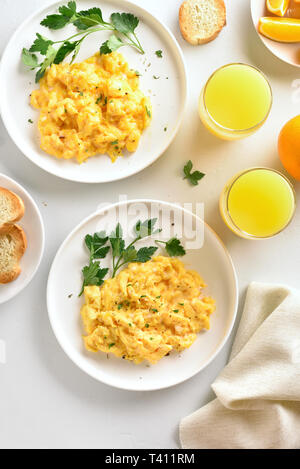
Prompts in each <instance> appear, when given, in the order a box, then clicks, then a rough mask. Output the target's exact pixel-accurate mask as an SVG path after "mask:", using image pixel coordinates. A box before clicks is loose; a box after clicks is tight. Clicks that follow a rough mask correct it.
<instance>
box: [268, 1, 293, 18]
mask: <svg viewBox="0 0 300 469" xmlns="http://www.w3.org/2000/svg"><path fill="white" fill-rule="evenodd" d="M289 4H290V0H267V9H268V10H269V12H270V13H273V15H277V16H284V15H285V14H286V12H287V9H288V7H289Z"/></svg>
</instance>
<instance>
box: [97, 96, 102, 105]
mask: <svg viewBox="0 0 300 469" xmlns="http://www.w3.org/2000/svg"><path fill="white" fill-rule="evenodd" d="M101 101H102V94H100V96H99V98H97V100H96V104H99V103H101Z"/></svg>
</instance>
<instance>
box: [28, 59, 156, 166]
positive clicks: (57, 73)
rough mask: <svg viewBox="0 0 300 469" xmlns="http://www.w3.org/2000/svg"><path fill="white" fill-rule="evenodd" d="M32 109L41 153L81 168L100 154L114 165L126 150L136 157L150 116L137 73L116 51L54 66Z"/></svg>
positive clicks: (149, 109)
mask: <svg viewBox="0 0 300 469" xmlns="http://www.w3.org/2000/svg"><path fill="white" fill-rule="evenodd" d="M31 104H32V106H33V107H35V108H36V109H39V110H40V111H41V113H40V118H39V124H38V127H39V131H40V134H41V148H42V150H44V151H45V152H46V153H49V154H50V155H53V156H56V157H57V158H64V159H70V158H76V159H77V161H78V162H79V163H82V162H83V161H85V160H87V159H88V158H89V157H90V156H94V155H96V154H99V153H100V154H105V153H107V154H108V155H109V156H110V158H111V159H112V161H115V160H116V159H117V158H118V156H122V150H124V149H127V150H128V151H129V152H134V151H135V150H136V149H137V147H138V144H139V140H140V137H141V134H142V132H143V130H144V129H145V128H146V127H147V126H148V125H149V124H150V121H151V116H152V108H151V103H150V101H149V99H148V98H147V97H145V96H144V94H143V93H142V92H141V91H140V89H139V77H138V72H136V71H134V70H130V69H129V67H128V64H127V63H126V61H125V59H124V57H123V56H122V55H121V54H119V53H116V52H114V53H112V54H110V55H101V56H100V54H99V53H97V54H95V55H94V56H93V57H90V58H89V59H87V60H85V61H84V62H80V63H75V64H71V65H70V64H67V63H62V64H59V65H52V66H51V67H50V69H49V70H48V71H47V72H46V73H45V76H44V77H43V78H42V79H41V80H40V89H38V90H35V91H33V93H32V95H31Z"/></svg>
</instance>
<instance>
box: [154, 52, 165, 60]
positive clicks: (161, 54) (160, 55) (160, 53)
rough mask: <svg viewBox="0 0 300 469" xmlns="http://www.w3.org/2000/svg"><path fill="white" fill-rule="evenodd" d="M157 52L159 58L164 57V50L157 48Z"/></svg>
mask: <svg viewBox="0 0 300 469" xmlns="http://www.w3.org/2000/svg"><path fill="white" fill-rule="evenodd" d="M155 54H156V55H157V57H158V58H159V59H162V56H163V52H162V50H157V51H156V52H155Z"/></svg>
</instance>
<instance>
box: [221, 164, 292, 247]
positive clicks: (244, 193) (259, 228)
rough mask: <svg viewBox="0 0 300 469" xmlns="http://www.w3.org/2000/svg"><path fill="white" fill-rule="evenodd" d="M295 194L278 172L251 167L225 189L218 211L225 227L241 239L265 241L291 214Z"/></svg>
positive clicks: (285, 224) (283, 224) (287, 222)
mask: <svg viewBox="0 0 300 469" xmlns="http://www.w3.org/2000/svg"><path fill="white" fill-rule="evenodd" d="M295 205H296V202H295V194H294V190H293V188H292V186H291V184H290V182H289V181H288V180H287V179H286V178H285V177H284V176H283V175H281V174H280V173H279V172H277V171H275V170H272V169H268V168H252V169H249V170H247V171H245V172H242V173H239V174H238V175H237V176H235V177H234V178H233V179H232V180H231V181H229V183H228V184H227V185H226V186H225V188H224V190H223V192H222V194H221V197H220V211H221V215H222V217H223V219H224V221H225V223H226V224H227V226H228V227H229V228H230V229H231V230H232V231H233V232H234V233H236V234H237V235H239V236H242V237H244V238H248V239H249V238H250V239H255V238H269V237H271V236H274V235H276V234H278V233H279V232H280V231H282V230H283V229H284V228H285V227H286V226H287V225H288V224H289V223H290V221H291V220H292V218H293V215H294V212H295Z"/></svg>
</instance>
